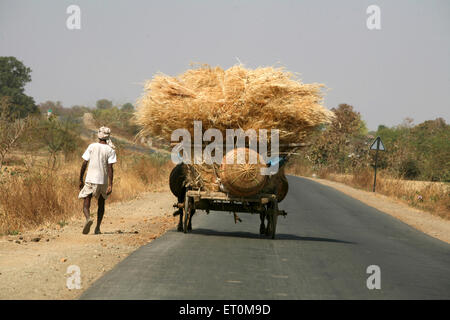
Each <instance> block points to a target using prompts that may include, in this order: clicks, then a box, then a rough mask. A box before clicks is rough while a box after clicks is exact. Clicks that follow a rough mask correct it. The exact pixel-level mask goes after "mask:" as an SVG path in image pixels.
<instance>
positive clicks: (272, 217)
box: [267, 200, 278, 239]
mask: <svg viewBox="0 0 450 320" xmlns="http://www.w3.org/2000/svg"><path fill="white" fill-rule="evenodd" d="M277 221H278V201H277V200H275V201H273V202H272V204H271V205H270V210H269V223H268V230H267V235H269V236H270V237H271V238H272V239H275V233H276V230H277Z"/></svg>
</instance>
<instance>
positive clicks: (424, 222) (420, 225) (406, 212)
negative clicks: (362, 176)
mask: <svg viewBox="0 0 450 320" xmlns="http://www.w3.org/2000/svg"><path fill="white" fill-rule="evenodd" d="M304 178H306V179H309V180H312V181H315V182H318V183H321V184H323V185H326V186H329V187H332V188H334V189H336V190H339V191H341V192H342V193H344V194H346V195H348V196H350V197H352V198H354V199H357V200H359V201H361V202H363V203H365V204H367V205H369V206H371V207H373V208H376V209H378V210H380V211H382V212H384V213H386V214H389V215H391V216H393V217H394V218H397V219H399V220H400V221H402V222H404V223H406V224H408V225H409V226H411V227H414V228H415V229H417V230H419V231H422V232H423V233H425V234H427V235H429V236H432V237H434V238H436V239H439V240H441V241H444V242H447V243H450V221H449V220H445V219H443V218H441V217H438V216H435V215H432V214H431V213H428V212H425V211H421V210H418V209H415V208H411V207H409V206H407V205H406V204H404V203H402V202H400V201H397V200H394V199H392V198H389V197H387V196H384V195H381V194H378V193H373V192H367V191H364V190H359V189H355V188H353V187H350V186H348V185H345V184H343V183H339V182H335V181H329V180H325V179H318V178H309V177H304Z"/></svg>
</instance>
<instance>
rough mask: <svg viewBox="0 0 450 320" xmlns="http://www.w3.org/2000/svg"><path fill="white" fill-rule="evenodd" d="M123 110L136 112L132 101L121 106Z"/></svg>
mask: <svg viewBox="0 0 450 320" xmlns="http://www.w3.org/2000/svg"><path fill="white" fill-rule="evenodd" d="M120 110H121V111H123V112H134V106H133V105H132V104H131V103H129V102H128V103H125V104H124V105H123V106H122V107H121V108H120Z"/></svg>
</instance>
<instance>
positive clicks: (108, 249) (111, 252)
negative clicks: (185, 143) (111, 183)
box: [0, 192, 177, 299]
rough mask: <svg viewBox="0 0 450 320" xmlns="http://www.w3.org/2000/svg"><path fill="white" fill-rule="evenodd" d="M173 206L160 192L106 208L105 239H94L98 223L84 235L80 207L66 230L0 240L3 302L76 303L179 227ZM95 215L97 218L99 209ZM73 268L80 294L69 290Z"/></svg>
mask: <svg viewBox="0 0 450 320" xmlns="http://www.w3.org/2000/svg"><path fill="white" fill-rule="evenodd" d="M174 202H176V199H175V197H174V196H173V195H172V194H170V193H169V192H160V193H146V194H143V195H141V196H140V197H139V198H137V199H135V200H132V201H129V202H123V203H113V204H111V205H108V204H107V206H106V211H105V216H104V218H103V223H102V228H101V229H102V230H101V231H102V232H103V234H101V235H95V234H94V228H95V222H94V225H93V226H92V228H91V232H90V234H89V235H83V234H82V233H81V230H82V228H83V223H84V218H83V214H82V212H81V205H82V204H81V202H80V215H79V216H78V217H75V218H73V219H72V220H70V221H68V224H67V225H64V226H60V225H58V224H56V225H49V226H46V227H43V228H41V229H38V230H34V231H28V232H24V233H21V234H19V235H14V236H11V235H9V236H2V237H1V238H0V299H76V298H77V297H79V296H80V294H81V293H82V292H83V290H85V289H86V288H88V287H89V286H90V285H91V284H92V283H93V282H94V281H95V280H97V279H98V278H99V277H101V276H102V275H103V274H104V273H105V272H107V271H108V270H110V269H112V268H113V267H114V266H115V265H116V264H117V263H118V262H120V261H121V260H123V259H124V258H125V257H127V256H128V255H129V254H130V253H131V252H133V251H135V250H136V249H137V248H139V247H140V246H142V245H144V244H146V243H149V242H151V241H152V240H153V239H155V238H157V237H159V236H160V235H161V234H163V233H164V232H165V231H167V230H168V229H171V228H173V227H175V226H176V222H177V218H174V217H173V216H172V212H173V210H172V204H173V203H174ZM92 209H93V210H92ZM92 209H91V215H92V216H93V217H95V218H96V207H94V208H92ZM73 265H74V266H78V267H79V270H80V273H81V274H80V275H81V289H71V290H70V289H68V287H67V280H68V279H69V278H72V279H73V276H74V275H75V274H74V273H73V271H70V270H68V268H69V266H73ZM68 271H69V272H70V273H67V272H68ZM69 280H70V279H69ZM69 282H70V283H72V284H73V283H74V282H72V281H69Z"/></svg>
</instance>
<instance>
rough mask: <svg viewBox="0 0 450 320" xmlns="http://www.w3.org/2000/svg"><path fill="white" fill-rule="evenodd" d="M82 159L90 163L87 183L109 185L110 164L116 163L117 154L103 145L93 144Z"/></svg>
mask: <svg viewBox="0 0 450 320" xmlns="http://www.w3.org/2000/svg"><path fill="white" fill-rule="evenodd" d="M82 158H83V159H84V160H86V161H89V166H88V171H87V175H86V182H90V183H95V184H106V183H108V164H111V163H116V162H117V159H116V152H115V151H114V149H113V148H111V147H110V146H108V145H107V144H103V143H98V142H95V143H91V144H90V145H89V147H88V148H87V149H86V151H85V152H84V153H83V156H82Z"/></svg>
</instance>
